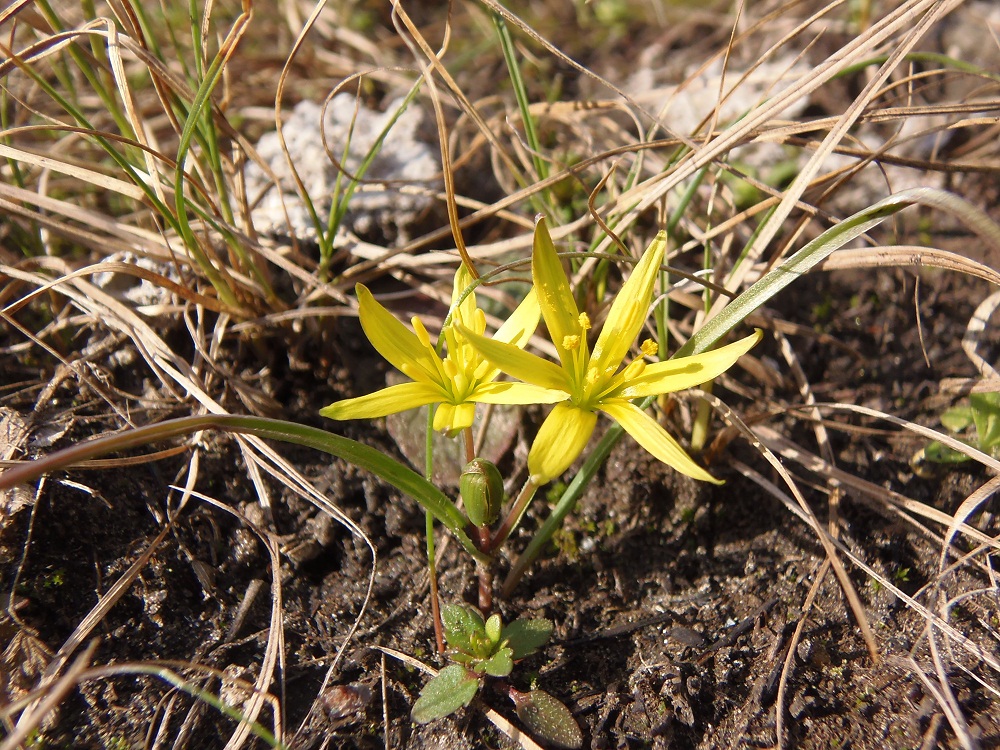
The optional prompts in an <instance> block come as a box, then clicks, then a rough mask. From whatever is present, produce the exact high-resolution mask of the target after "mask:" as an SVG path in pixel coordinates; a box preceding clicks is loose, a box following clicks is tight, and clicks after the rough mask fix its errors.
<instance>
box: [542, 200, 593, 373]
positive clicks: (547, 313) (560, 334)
mask: <svg viewBox="0 0 1000 750" xmlns="http://www.w3.org/2000/svg"><path fill="white" fill-rule="evenodd" d="M531 277H532V279H533V280H534V282H535V289H536V290H537V291H538V304H539V306H540V307H541V310H542V317H543V318H545V325H546V326H547V327H548V329H549V339H551V341H552V343H553V344H555V345H556V351H558V352H559V360H560V361H561V362H562V363H563V366H565V367H566V368H568V369H570V371H572V366H573V361H574V357H575V355H574V354H573V352H572V351H567V350H566V349H565V347H564V346H563V342H564V341H565V340H568V339H569V338H571V337H573V336H579V335H580V311H579V310H578V309H577V306H576V299H574V297H573V290H572V289H571V288H570V286H569V279H567V278H566V272H565V271H564V270H563V266H562V261H561V260H559V256H558V255H556V247H555V245H553V244H552V237H551V235H550V234H549V230H548V227H547V226H546V224H545V217H544V216H539V217H538V219H537V220H536V221H535V239H534V244H533V248H532V252H531ZM584 335H586V334H584Z"/></svg>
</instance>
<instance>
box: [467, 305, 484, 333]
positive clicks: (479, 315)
mask: <svg viewBox="0 0 1000 750" xmlns="http://www.w3.org/2000/svg"><path fill="white" fill-rule="evenodd" d="M474 317H475V320H473V321H472V325H471V326H470V327H471V328H472V330H473V331H475V332H476V333H478V334H479V335H480V336H482V335H483V333H485V332H486V313H484V312H483V311H482V310H480V309H479V308H478V307H477V308H476V312H475V316H474Z"/></svg>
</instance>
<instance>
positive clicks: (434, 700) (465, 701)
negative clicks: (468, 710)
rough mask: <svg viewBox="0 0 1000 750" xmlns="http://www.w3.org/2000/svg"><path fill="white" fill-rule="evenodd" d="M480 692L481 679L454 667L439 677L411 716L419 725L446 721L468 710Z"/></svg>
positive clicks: (428, 686)
mask: <svg viewBox="0 0 1000 750" xmlns="http://www.w3.org/2000/svg"><path fill="white" fill-rule="evenodd" d="M478 691H479V678H478V677H476V676H475V675H473V674H471V673H470V672H469V671H468V670H467V669H466V668H465V667H462V666H459V665H458V664H452V665H451V666H448V667H445V668H444V669H442V670H441V671H440V672H438V673H437V677H435V678H434V679H432V680H431V681H430V682H428V683H427V684H426V685H424V689H423V690H421V691H420V697H419V698H418V699H417V702H416V703H414V704H413V711H411V713H410V716H412V717H413V720H414V721H415V722H417V723H418V724H426V723H427V722H429V721H434V720H435V719H443V718H444V717H445V716H448V715H449V714H453V713H455V711H457V710H458V709H460V708H462V707H463V706H468V705H469V704H470V703H471V702H472V699H473V698H475V697H476V693H477V692H478Z"/></svg>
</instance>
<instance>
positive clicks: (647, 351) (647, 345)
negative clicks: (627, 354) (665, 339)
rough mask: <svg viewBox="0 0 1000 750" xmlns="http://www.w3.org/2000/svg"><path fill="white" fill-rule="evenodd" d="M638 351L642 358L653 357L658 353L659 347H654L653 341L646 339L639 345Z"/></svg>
mask: <svg viewBox="0 0 1000 750" xmlns="http://www.w3.org/2000/svg"><path fill="white" fill-rule="evenodd" d="M639 349H641V350H642V356H644V357H655V356H656V353H657V352H658V351H660V347H658V346H657V345H656V342H655V341H653V339H646V340H645V341H643V342H642V344H640V345H639Z"/></svg>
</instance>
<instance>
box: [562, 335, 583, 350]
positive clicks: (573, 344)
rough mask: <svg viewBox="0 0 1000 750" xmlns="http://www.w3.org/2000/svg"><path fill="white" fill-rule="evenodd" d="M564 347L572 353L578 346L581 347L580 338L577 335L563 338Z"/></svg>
mask: <svg viewBox="0 0 1000 750" xmlns="http://www.w3.org/2000/svg"><path fill="white" fill-rule="evenodd" d="M562 345H563V349H566V350H567V351H572V350H573V349H576V348H577V347H578V346H580V337H579V336H575V335H574V336H563V340H562Z"/></svg>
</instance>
